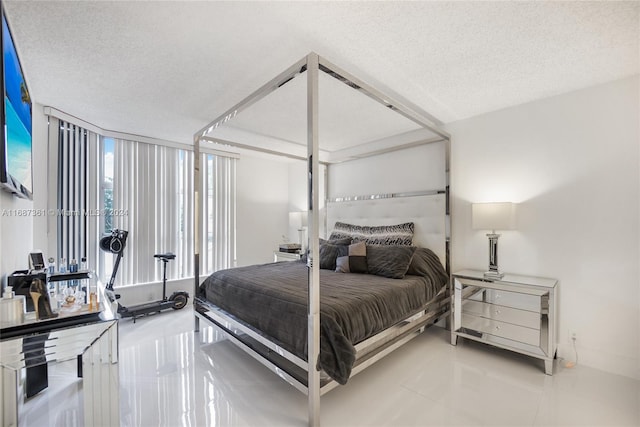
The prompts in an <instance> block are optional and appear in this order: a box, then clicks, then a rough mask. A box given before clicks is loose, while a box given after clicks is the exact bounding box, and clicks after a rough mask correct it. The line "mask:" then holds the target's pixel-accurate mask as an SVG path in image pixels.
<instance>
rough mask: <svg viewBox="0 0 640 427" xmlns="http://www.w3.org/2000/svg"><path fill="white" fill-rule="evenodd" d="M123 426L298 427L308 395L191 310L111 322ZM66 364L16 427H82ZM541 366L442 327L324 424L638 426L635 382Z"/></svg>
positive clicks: (326, 403)
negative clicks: (452, 336) (196, 326)
mask: <svg viewBox="0 0 640 427" xmlns="http://www.w3.org/2000/svg"><path fill="white" fill-rule="evenodd" d="M119 365H120V390H121V395H120V401H121V405H120V413H121V421H122V425H123V426H226V425H234V426H264V425H271V426H304V425H306V423H307V418H306V414H307V412H306V411H307V408H306V396H304V395H303V394H302V393H300V392H298V391H297V390H295V389H294V388H293V387H292V386H290V385H288V384H286V383H285V382H284V381H282V380H281V379H279V378H278V377H276V376H275V375H274V374H272V373H271V372H270V371H268V370H267V369H266V368H264V367H262V366H261V365H260V364H259V363H257V362H256V361H254V360H253V359H252V358H251V357H249V356H247V355H246V354H245V353H244V352H242V351H240V350H239V349H237V348H235V347H233V346H232V345H231V344H230V343H229V342H228V341H226V340H224V337H222V336H220V335H219V334H217V333H216V332H215V331H214V329H213V328H211V327H206V326H203V327H202V329H201V332H200V334H196V335H194V333H193V314H192V312H191V311H190V309H188V308H185V309H184V310H181V311H177V312H165V313H162V314H160V315H155V316H151V317H147V318H143V319H139V320H138V321H137V323H136V324H133V322H132V321H131V320H130V319H127V320H124V321H122V322H121V323H120V364H119ZM74 369H75V366H74V364H73V363H68V362H67V363H63V364H59V365H57V366H52V367H51V368H50V387H49V389H48V390H46V391H44V392H43V393H41V394H40V395H38V396H36V397H34V398H32V399H30V401H29V402H27V404H26V405H25V406H24V408H23V409H24V411H23V414H22V418H21V425H24V426H37V427H41V426H80V425H82V424H83V423H82V393H81V390H82V387H81V382H80V381H79V380H77V379H76V378H75V371H74ZM555 369H556V371H555V374H554V375H553V376H547V375H545V374H544V372H543V363H542V362H540V361H536V360H534V359H531V358H528V357H524V356H520V355H516V354H513V353H510V352H507V351H502V350H496V349H493V348H489V347H487V346H484V345H481V344H478V343H473V342H469V341H464V340H463V339H460V343H459V345H458V346H457V347H453V346H451V345H450V344H449V336H448V334H447V333H446V331H444V330H442V329H440V328H430V329H429V330H427V332H425V333H424V334H422V335H421V336H419V337H417V338H416V339H414V340H413V341H411V342H410V343H409V344H407V345H405V346H404V347H402V348H401V349H399V350H397V351H396V352H395V353H393V354H391V355H389V356H388V357H386V358H385V359H383V360H382V361H380V362H378V363H377V364H376V365H374V366H372V367H370V368H368V369H367V370H366V371H364V372H363V373H361V374H359V375H357V376H356V377H354V378H352V379H351V380H350V381H349V384H347V385H346V386H344V387H340V388H337V389H335V390H333V391H331V392H329V393H328V394H327V395H325V396H323V397H322V401H321V408H322V417H321V421H322V424H323V425H325V426H364V425H369V426H373V425H376V426H449V425H457V426H462V425H467V426H471V425H473V426H476V425H484V426H494V425H496V426H543V425H573V426H576V425H595V426H618V425H619V426H623V425H627V426H639V425H640V381H634V380H632V379H629V378H626V377H621V376H617V375H612V374H608V373H604V372H602V371H598V370H595V369H591V368H588V367H584V366H577V367H575V368H572V369H568V368H564V367H563V364H562V363H561V362H560V361H558V362H557V363H556V366H555Z"/></svg>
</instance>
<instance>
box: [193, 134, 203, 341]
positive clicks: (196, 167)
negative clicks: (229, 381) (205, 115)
mask: <svg viewBox="0 0 640 427" xmlns="http://www.w3.org/2000/svg"><path fill="white" fill-rule="evenodd" d="M201 184H202V183H201V181H200V135H198V134H196V135H194V137H193V194H194V197H193V229H194V230H193V231H194V233H193V234H194V236H193V277H194V285H193V295H194V300H195V298H196V297H197V296H198V295H199V294H198V292H199V289H198V288H199V285H200V231H201V229H202V223H201V222H200V194H201V191H200V190H201V188H200V186H201ZM194 322H195V324H194V330H195V332H198V331H200V318H199V317H198V316H194Z"/></svg>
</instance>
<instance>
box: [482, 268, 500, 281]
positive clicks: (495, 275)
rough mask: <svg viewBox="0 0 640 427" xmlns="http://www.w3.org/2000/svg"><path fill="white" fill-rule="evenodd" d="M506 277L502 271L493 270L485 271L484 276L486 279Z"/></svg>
mask: <svg viewBox="0 0 640 427" xmlns="http://www.w3.org/2000/svg"><path fill="white" fill-rule="evenodd" d="M503 277H504V273H501V272H500V271H493V270H489V271H485V272H484V278H485V279H494V280H495V279H498V280H499V279H502V278H503Z"/></svg>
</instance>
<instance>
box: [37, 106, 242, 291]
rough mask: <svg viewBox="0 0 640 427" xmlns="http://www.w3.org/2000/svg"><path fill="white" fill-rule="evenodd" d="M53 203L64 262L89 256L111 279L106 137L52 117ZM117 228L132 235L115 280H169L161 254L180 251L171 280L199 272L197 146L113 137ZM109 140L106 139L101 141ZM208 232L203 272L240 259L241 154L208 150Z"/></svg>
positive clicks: (205, 209)
mask: <svg viewBox="0 0 640 427" xmlns="http://www.w3.org/2000/svg"><path fill="white" fill-rule="evenodd" d="M49 135H50V137H49V195H50V197H49V202H48V203H49V208H55V209H56V210H57V215H56V216H55V225H54V224H53V221H54V217H51V218H50V221H51V222H50V223H49V224H50V226H52V227H55V229H56V230H57V240H56V252H57V257H58V259H57V261H60V258H63V257H64V258H65V259H66V261H67V263H68V262H70V260H72V259H76V260H77V261H78V263H79V262H80V260H81V258H82V257H86V258H87V260H88V266H89V268H90V269H94V270H96V271H97V273H98V275H99V277H101V278H102V279H103V280H107V279H108V276H109V275H110V274H111V270H112V267H113V261H114V259H115V256H112V255H110V254H107V253H104V252H102V251H99V250H98V241H99V239H100V238H101V237H102V236H103V234H104V230H105V217H104V209H105V198H104V188H102V187H104V185H105V183H104V176H105V173H104V172H105V171H104V170H105V159H104V158H103V157H104V150H103V149H101V148H100V147H101V146H100V145H99V142H100V139H103V138H102V137H101V136H100V135H98V134H97V133H95V132H92V131H89V130H87V129H86V128H83V127H81V126H78V125H75V124H73V123H69V122H65V121H63V120H60V119H57V118H56V117H53V116H50V117H49ZM113 141H114V144H113V145H114V147H113V148H114V149H113V183H109V187H111V186H112V197H113V199H112V204H111V209H112V211H111V226H112V228H117V229H122V230H127V231H128V232H129V236H128V239H127V245H126V248H125V250H124V253H123V258H122V261H121V263H120V267H119V270H118V274H117V276H116V282H115V284H116V285H117V286H127V285H134V284H138V283H148V282H159V281H161V280H162V265H161V263H160V262H157V260H156V259H155V258H154V257H153V255H154V254H156V253H161V252H173V253H175V254H176V259H175V260H173V261H171V262H169V264H168V266H167V278H168V279H177V278H187V277H193V275H194V271H193V244H194V242H193V240H194V234H193V230H195V226H194V224H193V217H194V215H193V209H194V200H193V197H194V188H193V166H194V165H193V162H194V154H193V151H191V150H183V149H179V148H175V147H170V146H165V145H159V144H151V143H147V142H138V141H132V140H125V139H113ZM101 144H102V146H103V144H104V143H103V142H102V143H101ZM200 162H201V170H202V171H203V173H202V174H201V176H202V192H201V194H202V195H203V196H204V197H206V200H202V201H201V203H200V206H202V218H203V219H204V221H203V236H202V239H201V241H202V242H203V243H202V246H203V247H202V248H201V252H200V253H201V254H202V255H201V263H200V270H201V271H200V274H202V275H206V274H209V273H211V272H213V271H216V270H220V269H223V268H229V267H233V266H235V264H236V164H237V158H234V157H226V156H224V155H213V154H207V153H202V154H201V159H200ZM101 183H102V187H101Z"/></svg>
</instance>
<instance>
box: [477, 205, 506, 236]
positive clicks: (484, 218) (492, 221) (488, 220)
mask: <svg viewBox="0 0 640 427" xmlns="http://www.w3.org/2000/svg"><path fill="white" fill-rule="evenodd" d="M515 217H516V215H515V204H513V203H511V202H500V203H473V204H472V205H471V225H472V227H473V228H474V229H475V230H513V229H515Z"/></svg>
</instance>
